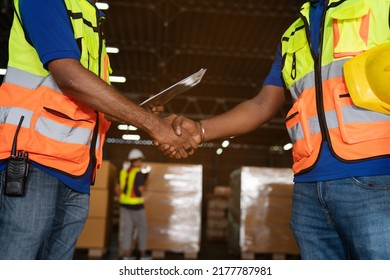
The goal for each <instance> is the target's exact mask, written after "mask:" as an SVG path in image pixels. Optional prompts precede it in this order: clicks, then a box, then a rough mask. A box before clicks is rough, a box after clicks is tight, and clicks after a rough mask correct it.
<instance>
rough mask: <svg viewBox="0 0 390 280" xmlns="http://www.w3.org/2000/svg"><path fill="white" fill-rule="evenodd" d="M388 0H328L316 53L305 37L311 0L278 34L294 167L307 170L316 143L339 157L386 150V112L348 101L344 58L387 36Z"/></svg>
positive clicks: (389, 140)
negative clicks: (288, 102) (324, 144)
mask: <svg viewBox="0 0 390 280" xmlns="http://www.w3.org/2000/svg"><path fill="white" fill-rule="evenodd" d="M389 6H390V0H338V1H336V0H329V1H326V7H325V14H324V17H323V18H322V19H321V28H322V29H321V30H322V34H321V39H320V50H319V56H318V58H317V57H315V56H314V52H312V50H311V46H310V43H309V40H308V38H309V37H310V30H309V10H310V3H309V2H307V3H305V4H304V5H303V6H302V8H301V16H300V18H299V19H297V20H296V21H295V22H294V23H293V24H292V25H291V26H290V27H289V28H288V29H287V30H286V32H285V33H284V34H283V36H282V39H281V45H282V75H283V79H284V81H285V84H286V86H287V88H288V89H289V90H290V92H291V95H292V98H293V100H294V105H293V107H292V108H291V110H290V112H289V113H288V115H287V118H286V126H287V129H288V132H289V134H290V137H291V139H292V142H293V144H294V148H293V152H292V153H293V159H294V164H293V170H294V172H295V173H296V174H297V173H299V172H305V171H307V170H309V169H310V168H311V167H312V166H313V165H314V164H315V162H316V160H317V158H318V155H319V151H320V147H321V143H322V141H324V140H326V141H328V143H329V144H330V147H331V150H332V152H333V153H334V154H335V155H336V157H339V159H340V160H344V161H358V160H362V159H369V158H374V157H380V156H388V155H390V145H389V144H390V130H389V129H388V127H389V126H390V116H388V115H384V114H378V113H376V112H372V111H367V110H361V109H360V108H357V107H356V106H354V104H353V103H352V100H351V98H350V96H349V93H348V89H347V88H346V84H345V80H344V77H343V64H344V62H345V61H347V60H348V59H350V58H352V57H354V56H356V55H359V53H362V52H364V51H366V50H368V49H370V48H372V47H374V46H376V45H379V44H382V43H384V42H389V41H390V31H389Z"/></svg>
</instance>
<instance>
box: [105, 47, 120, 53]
mask: <svg viewBox="0 0 390 280" xmlns="http://www.w3.org/2000/svg"><path fill="white" fill-rule="evenodd" d="M106 51H107V52H108V53H118V52H119V49H118V48H115V47H107V48H106Z"/></svg>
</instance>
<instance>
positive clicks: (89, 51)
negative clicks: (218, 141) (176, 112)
mask: <svg viewBox="0 0 390 280" xmlns="http://www.w3.org/2000/svg"><path fill="white" fill-rule="evenodd" d="M95 2H96V1H88V0H64V1H63V0H14V7H15V15H14V21H13V24H12V28H11V33H10V38H9V61H8V66H7V73H6V76H5V77H4V81H3V83H2V85H1V88H0V177H1V178H2V179H1V180H0V191H1V192H0V196H1V198H0V201H1V211H0V259H71V258H72V257H73V252H74V248H75V245H76V241H77V238H78V236H79V234H80V233H81V231H82V229H83V226H84V224H85V221H86V218H87V216H88V210H89V189H90V185H91V183H92V182H93V180H94V176H95V172H96V169H97V168H98V167H99V166H100V163H101V161H102V148H103V144H104V142H105V133H106V131H107V130H108V128H109V125H110V122H109V121H108V120H107V118H108V119H111V120H118V121H122V122H124V123H126V124H132V125H134V126H136V127H138V128H140V129H143V130H144V131H146V132H147V133H148V134H149V135H150V136H151V138H152V139H155V140H159V141H160V142H161V143H170V144H171V145H173V146H175V147H176V148H177V150H178V151H179V154H180V157H186V156H187V155H188V153H187V152H186V151H185V149H188V148H190V147H192V149H196V147H197V145H196V143H195V142H194V141H193V140H192V138H191V137H188V136H184V137H177V136H176V135H175V134H174V132H173V131H172V129H171V127H170V125H169V124H168V123H167V122H166V121H164V120H163V119H161V118H160V117H158V116H157V115H155V114H154V113H152V112H150V111H147V110H145V109H143V108H141V107H139V106H138V105H136V104H134V103H133V102H131V101H130V100H128V99H127V98H126V97H125V96H123V95H122V94H121V93H119V92H118V91H116V90H115V89H114V88H113V87H111V86H110V85H109V84H108V83H109V74H110V72H111V70H110V64H109V59H108V55H107V52H106V44H105V40H104V34H103V32H102V23H103V21H104V15H103V14H102V13H101V12H100V11H99V10H98V9H97V7H96V6H95V5H94V3H95ZM13 147H14V148H15V149H13ZM189 153H192V152H189ZM7 167H9V168H8V171H7ZM27 171H28V172H27Z"/></svg>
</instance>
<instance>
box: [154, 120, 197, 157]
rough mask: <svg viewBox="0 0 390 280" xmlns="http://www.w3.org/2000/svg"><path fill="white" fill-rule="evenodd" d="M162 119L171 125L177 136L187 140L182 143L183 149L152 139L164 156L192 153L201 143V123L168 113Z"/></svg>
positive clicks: (183, 155) (181, 155)
mask: <svg viewBox="0 0 390 280" xmlns="http://www.w3.org/2000/svg"><path fill="white" fill-rule="evenodd" d="M164 120H165V121H166V122H167V123H168V124H169V125H170V126H171V127H172V129H173V130H174V132H175V134H176V135H177V136H178V137H180V138H182V139H189V140H188V141H187V143H184V144H183V145H182V148H183V149H177V148H175V147H174V146H172V145H169V144H163V143H159V142H158V141H156V140H154V141H153V144H154V145H155V146H156V147H157V148H158V149H159V150H160V151H161V152H162V153H163V154H164V155H165V156H168V157H170V158H176V159H181V158H186V157H188V156H189V155H193V154H194V153H195V151H196V150H197V148H198V145H200V144H202V143H203V141H204V130H203V127H202V124H201V123H200V122H195V121H193V120H191V119H188V118H185V117H183V116H177V115H170V116H168V117H166V118H164ZM183 151H184V152H183Z"/></svg>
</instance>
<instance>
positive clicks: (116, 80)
mask: <svg viewBox="0 0 390 280" xmlns="http://www.w3.org/2000/svg"><path fill="white" fill-rule="evenodd" d="M110 82H111V83H124V82H126V78H125V77H122V76H110Z"/></svg>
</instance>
